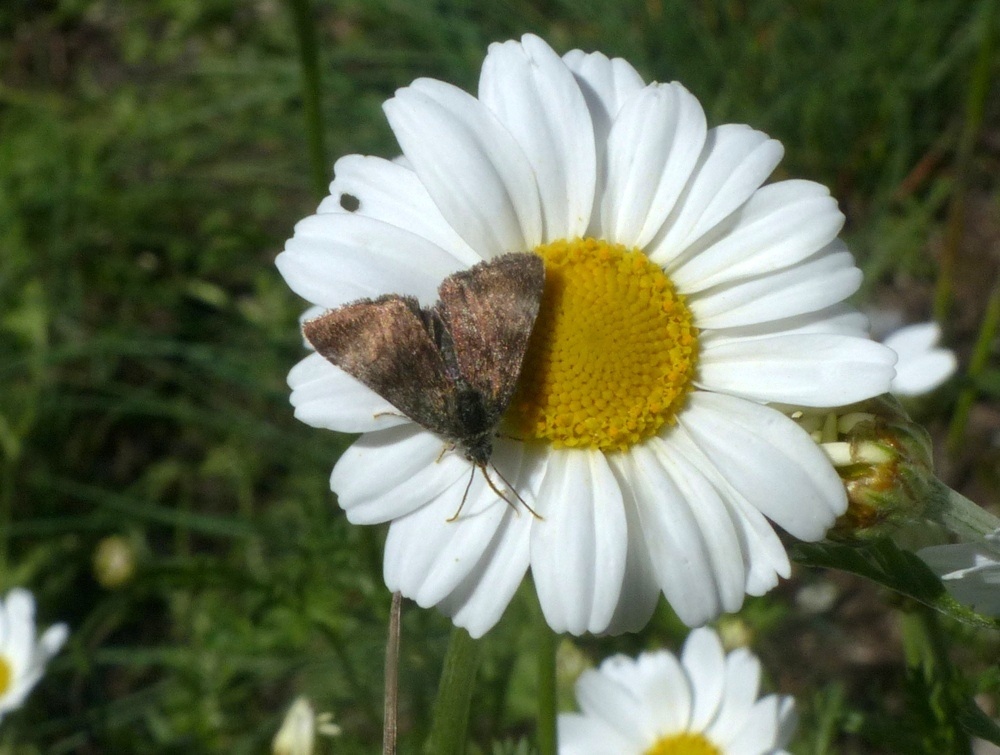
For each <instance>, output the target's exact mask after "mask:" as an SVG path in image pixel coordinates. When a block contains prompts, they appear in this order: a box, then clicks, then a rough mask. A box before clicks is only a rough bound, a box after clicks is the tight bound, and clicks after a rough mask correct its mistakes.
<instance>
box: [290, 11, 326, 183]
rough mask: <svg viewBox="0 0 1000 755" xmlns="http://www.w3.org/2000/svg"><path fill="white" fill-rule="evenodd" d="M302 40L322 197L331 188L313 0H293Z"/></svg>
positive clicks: (312, 159) (312, 149)
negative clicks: (324, 136) (328, 173)
mask: <svg viewBox="0 0 1000 755" xmlns="http://www.w3.org/2000/svg"><path fill="white" fill-rule="evenodd" d="M289 2H290V4H291V8H292V16H293V19H294V22H295V36H296V38H297V40H298V44H299V64H300V66H301V68H302V104H303V108H304V115H305V121H306V124H305V125H306V136H307V138H308V140H309V165H310V170H311V173H312V185H313V192H314V193H315V194H316V197H317V198H318V199H322V198H323V197H324V196H326V192H327V183H328V177H327V162H326V145H325V144H324V139H323V133H324V131H323V111H322V110H321V109H320V96H319V95H320V68H319V52H318V46H317V44H316V20H315V19H314V18H313V14H312V8H310V6H309V0H289Z"/></svg>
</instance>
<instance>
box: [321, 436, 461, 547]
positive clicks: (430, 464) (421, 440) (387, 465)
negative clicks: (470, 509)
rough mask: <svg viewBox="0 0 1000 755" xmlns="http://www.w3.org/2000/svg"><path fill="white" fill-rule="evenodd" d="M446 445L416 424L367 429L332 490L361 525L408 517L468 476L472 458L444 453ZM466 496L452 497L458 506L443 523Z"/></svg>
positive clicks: (336, 472) (347, 454)
mask: <svg viewBox="0 0 1000 755" xmlns="http://www.w3.org/2000/svg"><path fill="white" fill-rule="evenodd" d="M444 449H445V445H444V444H443V442H442V440H441V439H440V438H439V437H437V436H436V435H434V434H432V433H429V432H427V431H426V430H424V429H423V428H421V427H419V426H417V425H415V424H413V423H409V424H406V425H402V426H400V427H393V428H389V429H386V430H378V431H376V432H372V433H367V434H365V435H362V436H361V437H360V438H358V440H357V441H355V442H354V444H353V445H352V446H351V447H350V448H348V449H347V450H346V451H344V453H343V454H341V457H340V459H339V460H338V461H337V465H336V466H335V467H334V468H333V474H332V475H331V477H330V488H331V489H332V490H333V491H334V492H335V493H336V494H337V501H338V503H339V504H340V507H341V508H342V509H344V511H345V512H346V514H347V519H348V521H350V522H353V523H355V524H378V523H380V522H387V521H390V520H392V519H395V518H396V517H399V516H405V515H407V514H409V513H411V512H412V511H414V510H415V509H417V508H419V507H421V506H423V505H424V504H426V503H427V502H428V501H430V500H432V499H434V498H435V497H436V496H441V495H443V494H444V492H445V491H446V490H449V489H450V488H452V487H454V486H456V485H462V486H464V485H465V482H466V481H467V480H468V478H469V475H470V474H471V470H472V467H471V465H470V464H469V462H467V461H466V460H465V459H463V458H462V457H461V455H460V454H457V453H454V452H446V453H444V454H443V455H442V450H444ZM460 500H461V492H459V493H458V495H457V496H456V497H454V499H453V501H449V503H448V505H451V506H453V510H452V511H451V512H449V513H447V514H445V515H444V516H443V517H441V521H442V522H443V521H444V520H445V519H447V517H449V516H451V515H452V514H453V513H454V509H456V508H458V503H459V501H460ZM439 529H447V528H443V527H442V528H439ZM452 529H453V528H452Z"/></svg>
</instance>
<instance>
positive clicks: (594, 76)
mask: <svg viewBox="0 0 1000 755" xmlns="http://www.w3.org/2000/svg"><path fill="white" fill-rule="evenodd" d="M563 61H564V62H565V63H566V65H567V67H569V69H570V70H571V71H572V72H573V75H574V76H575V77H576V80H577V83H578V84H579V86H580V91H581V92H582V93H583V97H584V100H585V101H586V103H587V108H588V109H589V110H590V120H591V122H592V124H593V127H594V149H595V152H596V174H597V175H596V183H595V186H594V202H595V204H594V207H593V209H592V211H591V214H590V226H589V227H588V228H587V230H586V235H587V236H591V237H593V238H601V237H603V236H604V235H605V233H604V229H603V228H602V227H601V213H600V203H601V198H602V197H604V196H605V195H606V193H607V190H606V185H607V143H608V134H609V133H611V124H612V122H613V121H614V119H615V118H616V117H617V116H618V111H619V110H621V107H622V105H623V104H624V103H625V102H626V101H627V100H628V99H629V98H630V97H632V96H633V95H635V94H637V93H638V92H640V91H641V90H642V89H643V88H644V87H645V86H646V84H645V82H644V81H643V80H642V76H640V75H639V73H638V72H637V71H636V70H635V69H634V68H633V67H632V66H631V65H629V64H628V63H627V62H626V61H624V60H622V59H621V58H612V59H609V58H608V57H607V56H606V55H604V54H602V53H599V52H594V53H584V52H583V51H581V50H571V51H570V52H568V53H566V54H565V55H564V56H563Z"/></svg>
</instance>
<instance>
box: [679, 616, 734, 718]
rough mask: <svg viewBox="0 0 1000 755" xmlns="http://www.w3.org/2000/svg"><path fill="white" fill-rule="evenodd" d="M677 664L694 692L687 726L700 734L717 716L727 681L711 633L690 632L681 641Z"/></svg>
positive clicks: (716, 638) (717, 643)
mask: <svg viewBox="0 0 1000 755" xmlns="http://www.w3.org/2000/svg"><path fill="white" fill-rule="evenodd" d="M681 663H682V664H683V666H684V670H685V671H686V672H687V674H688V677H689V678H690V680H691V687H692V688H693V689H694V691H695V692H694V707H693V709H692V711H691V721H690V724H689V725H688V726H689V728H690V729H693V730H694V731H704V730H705V729H706V728H707V727H708V726H709V724H711V723H712V721H714V720H715V718H716V715H717V714H718V711H719V706H720V705H721V704H722V700H723V694H724V692H725V684H726V682H727V681H728V679H727V678H726V674H725V669H726V656H725V653H724V652H723V649H722V642H721V641H720V640H719V636H718V635H717V634H716V633H715V631H714V630H712V629H709V628H708V627H702V628H701V629H695V630H694V631H692V632H691V634H689V635H688V638H687V640H686V641H685V642H684V650H683V651H682V653H681Z"/></svg>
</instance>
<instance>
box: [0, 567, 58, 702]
mask: <svg viewBox="0 0 1000 755" xmlns="http://www.w3.org/2000/svg"><path fill="white" fill-rule="evenodd" d="M68 633H69V630H68V628H67V627H66V625H65V624H55V625H53V626H51V627H49V628H48V629H47V630H45V631H44V632H43V633H42V636H41V639H39V640H38V641H36V640H35V635H36V632H35V598H34V596H33V595H32V594H31V593H30V592H29V591H28V590H25V589H23V588H20V587H15V588H13V589H12V590H11V591H10V592H8V593H7V596H6V599H4V600H0V668H2V669H3V670H4V671H6V672H7V673H5V674H3V675H0V719H2V718H3V714H5V713H7V712H9V711H12V710H14V709H16V708H19V707H20V706H21V705H22V704H23V703H24V701H25V699H26V698H27V697H28V695H29V694H30V693H31V691H32V689H33V688H34V687H35V685H36V684H37V683H38V681H39V680H40V679H41V678H42V676H43V674H44V673H45V666H46V665H47V664H48V662H49V661H50V660H51V659H52V656H54V655H55V654H56V653H57V652H59V650H60V649H61V648H62V646H63V644H64V643H65V642H66V638H67V636H68Z"/></svg>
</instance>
